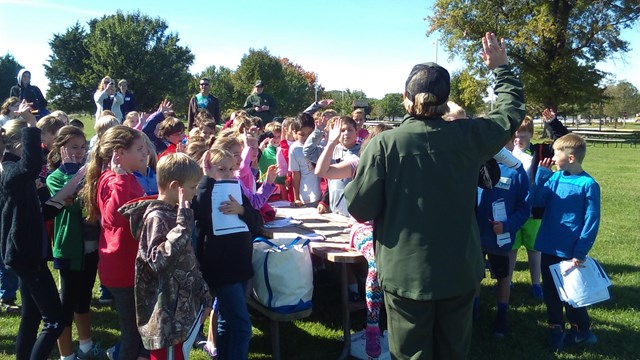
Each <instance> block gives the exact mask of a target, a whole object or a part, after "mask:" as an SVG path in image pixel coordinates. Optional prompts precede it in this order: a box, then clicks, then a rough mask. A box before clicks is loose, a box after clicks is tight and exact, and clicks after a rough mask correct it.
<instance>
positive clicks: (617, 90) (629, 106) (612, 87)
mask: <svg viewBox="0 0 640 360" xmlns="http://www.w3.org/2000/svg"><path fill="white" fill-rule="evenodd" d="M604 95H605V99H606V100H605V102H604V115H605V116H608V117H611V118H621V117H624V114H625V113H626V114H627V117H628V118H635V114H636V113H638V112H640V93H639V92H638V89H637V88H636V87H635V86H633V84H631V83H629V82H627V81H620V82H618V83H616V84H609V85H607V87H606V88H605V89H604Z"/></svg>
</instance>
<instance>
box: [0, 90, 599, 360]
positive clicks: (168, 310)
mask: <svg viewBox="0 0 640 360" xmlns="http://www.w3.org/2000/svg"><path fill="white" fill-rule="evenodd" d="M107 80H110V79H106V78H105V80H104V81H103V82H104V84H103V85H104V88H105V89H108V88H109V87H110V86H112V85H110V82H109V81H107ZM103 91H105V90H104V89H103ZM96 101H98V99H96ZM15 105H16V104H15V102H11V103H10V104H9V105H8V106H14V107H15ZM330 105H331V100H323V101H320V102H316V103H314V104H312V105H311V106H310V107H309V108H307V109H305V110H304V111H303V112H301V113H300V114H298V115H297V116H296V117H295V118H287V119H284V121H283V122H282V123H279V122H275V121H274V122H270V123H268V124H267V125H266V126H264V127H262V124H261V119H259V118H253V117H251V116H249V115H248V114H247V113H245V112H244V111H238V112H235V113H233V114H232V115H231V117H230V119H229V121H228V122H227V123H226V124H225V125H224V127H223V128H222V129H218V128H217V127H216V120H215V119H214V117H213V116H212V115H211V114H210V113H208V112H207V111H206V110H204V111H198V112H197V114H195V116H194V117H193V119H194V120H193V128H192V129H191V131H190V132H189V134H185V129H186V127H185V125H184V123H183V122H182V121H181V119H180V118H178V117H177V116H176V114H175V112H174V111H173V105H172V104H171V103H170V102H168V101H163V102H162V103H161V104H160V106H159V108H158V111H157V112H155V113H153V114H150V115H149V116H147V115H146V114H140V113H137V112H135V111H132V112H128V113H127V114H126V115H125V116H124V122H123V124H122V125H121V124H120V121H119V120H118V118H117V117H116V116H114V114H113V113H111V112H110V111H108V110H104V111H101V112H99V113H98V118H97V120H96V122H95V130H96V136H95V137H94V138H92V139H91V140H90V141H89V142H87V139H86V138H85V135H84V132H83V130H82V129H81V128H80V127H79V125H81V124H82V123H80V124H78V122H77V121H76V122H75V123H74V122H72V123H71V124H69V119H68V117H67V116H66V114H64V117H62V116H56V115H55V114H52V115H48V116H45V117H42V118H41V119H40V120H39V121H37V122H36V121H35V118H34V117H33V116H32V115H31V114H30V111H29V105H28V104H26V103H25V102H22V103H19V106H18V108H16V109H12V110H11V111H13V112H14V113H15V114H16V115H17V116H16V117H15V118H13V119H9V120H8V121H7V122H6V123H5V124H4V125H3V130H2V132H3V134H2V137H1V140H2V142H1V144H0V145H1V148H2V150H3V153H4V158H3V159H2V168H0V169H1V170H0V184H1V185H0V186H1V187H0V204H1V205H0V206H2V208H3V211H2V219H1V221H2V229H3V233H2V239H1V240H2V257H1V259H2V260H3V261H4V264H0V265H1V266H0V267H1V268H2V270H3V274H2V278H0V280H2V285H3V291H2V294H0V295H2V298H1V299H0V301H1V304H2V306H3V309H4V310H6V311H7V312H9V311H14V312H15V311H18V309H19V308H18V307H17V305H16V304H15V300H16V296H15V294H16V289H15V288H14V289H13V290H12V289H5V288H4V287H6V286H9V287H11V286H13V287H17V285H12V284H15V281H12V280H11V279H12V278H11V276H16V275H17V278H19V279H20V291H21V294H22V297H21V299H22V315H23V318H22V320H21V326H20V329H19V332H18V337H17V341H16V343H17V345H16V346H17V348H16V352H17V357H18V358H32V359H41V358H46V356H47V355H48V354H49V352H50V350H51V348H52V347H53V346H54V344H55V341H56V340H57V344H58V350H59V353H60V358H61V360H72V359H74V358H76V357H77V358H79V359H87V358H94V357H95V356H97V355H99V354H100V353H101V350H100V348H99V347H98V346H97V344H95V343H94V342H93V340H92V332H91V320H90V302H91V298H92V290H93V285H94V283H95V280H96V274H97V275H99V278H100V282H101V285H102V286H103V288H104V292H105V294H109V296H112V297H113V299H114V303H115V307H116V310H117V315H118V322H119V327H120V341H119V342H118V344H117V346H114V347H112V348H110V349H109V350H108V355H109V356H110V357H111V358H118V359H125V360H128V359H140V358H144V359H146V358H150V359H166V358H176V359H180V358H182V354H183V350H184V349H182V343H183V342H184V341H185V339H186V337H187V333H188V331H189V329H190V327H191V325H192V324H193V322H194V321H195V319H196V317H197V315H198V313H199V312H200V311H202V313H203V314H204V317H207V316H209V311H210V320H211V321H210V329H209V331H208V337H207V339H206V341H203V342H202V345H203V346H204V349H205V350H206V351H207V352H208V353H209V354H210V355H211V356H217V357H218V359H246V358H248V353H249V342H250V339H251V321H250V317H249V312H248V309H247V305H246V301H245V297H246V296H247V293H248V289H247V287H248V286H249V281H250V279H251V278H252V276H253V268H252V264H251V254H252V239H253V238H254V237H255V236H256V234H257V233H258V232H259V230H260V228H261V226H262V225H263V224H264V222H265V221H269V220H272V219H273V215H274V213H273V209H271V208H270V206H269V204H268V200H269V199H278V200H287V201H289V202H290V203H291V206H294V207H299V206H315V207H317V208H318V211H319V212H320V213H323V212H327V211H331V212H334V213H337V214H340V215H344V216H349V212H348V211H347V200H346V199H345V196H344V189H345V187H346V185H347V184H348V183H349V182H350V181H351V179H352V178H353V177H354V176H355V173H356V168H357V167H358V163H359V157H358V156H359V153H360V149H361V147H364V146H365V144H366V142H367V139H370V138H372V137H374V136H376V135H377V134H378V133H380V132H382V131H385V130H389V127H388V126H384V125H379V126H376V127H373V128H371V129H369V130H371V134H370V133H369V131H368V130H367V129H365V127H364V119H365V113H364V112H363V111H362V110H356V111H354V112H353V114H351V116H337V113H336V112H335V111H334V110H331V109H326V108H327V107H329V106H330ZM3 107H4V105H3ZM452 109H453V107H452ZM320 110H322V111H320ZM120 116H121V117H122V115H120ZM460 117H461V116H460V115H455V114H447V115H446V116H445V118H447V119H448V120H453V119H458V118H460ZM543 118H544V119H545V121H547V122H548V123H549V125H550V126H551V127H552V128H553V129H554V132H555V134H557V137H558V139H557V140H556V141H555V142H554V143H553V145H552V146H553V147H551V145H531V144H530V139H531V135H532V134H533V123H532V122H531V119H530V118H528V119H525V120H524V122H523V123H522V125H521V127H520V128H519V129H518V130H517V132H516V136H515V139H512V140H510V141H509V143H508V144H506V146H505V147H506V148H507V149H508V150H509V151H510V152H512V153H513V156H515V157H516V158H517V159H518V160H519V166H515V167H514V166H508V165H506V164H503V163H499V164H498V166H499V179H496V180H497V181H495V182H494V183H493V184H492V186H490V187H489V188H486V187H485V188H479V189H478V203H477V211H476V214H477V220H478V226H479V229H480V235H481V236H480V238H481V244H482V249H483V252H484V253H485V254H486V255H487V256H488V265H489V269H490V270H491V274H492V276H493V277H494V278H496V279H497V281H498V286H497V315H496V320H495V326H494V333H495V335H496V336H498V337H504V336H505V335H506V334H507V309H508V303H509V297H510V284H511V276H512V273H513V269H514V266H515V254H516V251H517V250H518V248H519V247H520V246H525V247H526V248H527V251H528V255H529V264H530V271H531V281H532V294H533V296H535V297H536V298H540V299H544V301H545V304H546V306H547V313H548V317H549V325H550V329H551V330H550V334H551V335H550V339H551V340H550V341H551V346H552V348H553V350H556V351H561V350H562V348H563V344H564V343H565V342H570V343H572V344H578V343H594V342H596V337H595V335H594V334H593V333H592V332H591V331H590V320H589V317H588V314H587V311H586V309H584V308H580V309H574V308H572V307H570V306H568V305H566V304H564V307H565V309H566V312H567V318H568V320H569V322H570V323H571V330H570V332H569V334H567V335H565V332H564V319H563V316H562V307H563V304H562V303H561V302H560V299H559V298H558V296H557V293H556V291H555V289H554V287H553V282H552V280H551V275H550V273H549V270H548V266H549V265H550V264H554V263H557V262H559V261H561V260H564V259H571V260H573V261H574V263H575V264H576V266H579V265H580V264H581V263H582V262H583V261H584V259H585V256H586V254H587V252H588V251H589V249H590V248H591V246H592V245H593V242H594V240H595V236H596V234H597V230H598V221H599V205H600V198H599V188H598V184H597V183H596V182H595V181H594V180H593V179H592V178H591V177H590V176H589V175H588V174H587V173H585V172H584V171H583V170H582V167H581V163H582V160H583V159H584V156H585V144H584V141H582V139H581V138H580V137H577V136H574V135H571V134H568V135H566V133H567V131H566V129H565V128H564V127H563V126H562V124H561V123H560V122H559V121H557V119H555V114H553V113H552V112H551V111H549V110H546V111H545V113H543ZM457 121H466V120H457ZM551 157H553V162H555V164H556V166H557V167H558V171H557V172H556V173H552V172H551V171H550V170H549V169H548V168H549V167H550V166H551V164H552V162H551V160H550V158H551ZM516 162H517V161H516ZM538 163H540V166H538ZM85 172H86V175H85ZM234 179H235V180H237V181H238V182H239V184H240V188H241V198H237V199H236V198H233V197H232V196H230V197H229V199H228V200H226V201H224V202H222V204H221V205H220V207H219V208H218V209H217V211H219V212H221V213H222V214H235V215H237V216H238V217H239V219H240V220H242V221H243V222H244V223H245V224H246V225H247V228H248V231H243V232H239V233H233V234H227V235H216V234H215V233H214V227H213V225H214V221H215V219H212V215H211V214H212V211H213V210H214V209H213V208H212V206H213V204H212V196H211V192H212V189H213V187H214V186H215V184H216V183H217V182H220V181H223V182H224V181H228V180H234ZM81 181H82V182H81ZM558 195H559V196H558ZM27 219H28V221H27ZM48 223H49V224H48ZM353 223H354V225H353V226H352V229H351V230H352V231H351V233H352V235H351V238H352V247H354V248H355V249H357V250H358V251H360V252H362V254H363V255H364V256H365V258H366V259H367V262H368V272H367V277H366V282H365V285H366V286H365V294H364V295H365V299H366V303H367V310H368V313H367V314H368V315H367V330H366V334H367V337H366V340H367V342H366V351H367V354H368V355H369V356H372V357H377V356H379V355H380V352H381V347H380V328H379V324H378V319H379V311H380V308H381V303H382V298H383V296H382V290H381V289H380V286H379V284H378V280H377V270H376V264H375V257H374V246H373V244H374V239H373V224H372V223H371V222H366V223H357V222H355V221H353ZM96 224H98V225H99V227H97V226H96ZM47 236H50V239H51V246H49V242H48V240H45V239H47ZM47 260H53V269H55V270H56V271H58V273H59V278H60V289H59V291H58V289H56V286H55V283H54V281H53V277H52V275H51V273H50V271H49V268H48V266H47ZM5 266H6V269H5ZM540 274H541V275H542V280H543V284H542V286H541V285H540ZM479 288H480V287H479V286H478V289H479ZM349 289H350V291H351V292H352V295H354V297H355V298H357V296H358V284H357V281H353V283H352V284H351V285H350V287H349ZM212 296H214V297H215V301H214V300H213V297H212ZM478 309H479V307H478V300H477V298H476V303H475V306H474V318H476V317H477V316H479V312H478ZM41 321H43V322H44V327H43V329H42V331H41V332H40V334H39V335H37V330H38V326H39V325H40V322H41ZM74 322H75V326H76V329H77V334H78V340H79V344H78V349H77V350H76V349H74V345H73V339H72V330H71V329H72V328H71V326H72V324H73V323H74ZM565 337H566V341H565Z"/></svg>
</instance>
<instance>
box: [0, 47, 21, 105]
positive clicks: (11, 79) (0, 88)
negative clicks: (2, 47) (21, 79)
mask: <svg viewBox="0 0 640 360" xmlns="http://www.w3.org/2000/svg"><path fill="white" fill-rule="evenodd" d="M20 69H22V65H20V63H18V62H17V61H16V59H14V58H13V55H11V54H9V53H6V54H5V55H4V56H3V57H0V101H4V99H6V98H8V97H9V91H11V87H12V86H13V85H16V84H17V83H18V80H17V76H18V72H19V71H20Z"/></svg>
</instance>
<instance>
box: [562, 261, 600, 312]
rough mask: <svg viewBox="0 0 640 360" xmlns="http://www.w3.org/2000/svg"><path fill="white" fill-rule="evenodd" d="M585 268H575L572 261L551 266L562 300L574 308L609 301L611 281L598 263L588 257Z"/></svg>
mask: <svg viewBox="0 0 640 360" xmlns="http://www.w3.org/2000/svg"><path fill="white" fill-rule="evenodd" d="M583 265H584V267H574V266H573V262H572V261H571V260H567V261H561V262H559V263H557V264H553V265H550V266H549V269H550V270H551V276H552V277H553V282H554V283H555V286H556V289H557V290H558V295H559V296H560V300H562V301H564V302H567V303H568V304H569V305H571V306H573V307H574V308H578V307H583V306H588V305H592V304H596V303H599V302H602V301H605V300H608V299H609V290H608V289H607V288H608V287H609V286H611V279H609V276H607V274H606V273H605V272H604V269H603V268H602V266H600V264H598V262H597V261H595V260H594V259H593V258H591V257H589V256H587V258H586V261H585V262H584V264H583Z"/></svg>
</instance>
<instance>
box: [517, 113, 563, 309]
mask: <svg viewBox="0 0 640 360" xmlns="http://www.w3.org/2000/svg"><path fill="white" fill-rule="evenodd" d="M541 115H542V116H541V118H542V121H544V122H545V124H546V125H547V126H548V127H549V129H551V131H552V137H553V140H556V139H558V138H559V137H561V136H563V135H566V134H568V133H569V130H568V129H567V128H566V127H565V126H564V125H563V124H562V122H560V121H559V120H558V119H557V117H556V114H555V112H554V111H553V110H551V109H544V110H543V111H542V114H541ZM533 133H534V128H533V119H531V117H530V116H525V117H524V119H523V120H522V123H521V124H520V126H519V127H518V129H517V130H516V138H515V139H514V148H513V150H512V153H513V155H514V156H515V157H516V158H517V159H518V160H520V162H522V165H523V167H524V169H525V171H526V172H527V175H528V176H529V183H530V184H531V185H533V184H534V183H535V177H536V172H537V169H538V163H539V162H540V161H541V160H542V159H545V158H551V157H553V145H552V144H551V143H540V144H533V143H531V138H532V136H533ZM533 188H534V187H533V186H531V187H530V191H533ZM543 214H544V208H543V207H534V208H532V209H531V216H530V218H529V220H527V222H525V223H524V225H523V226H522V228H521V229H520V230H519V231H518V232H517V234H516V238H515V242H514V244H513V251H511V254H509V258H510V265H511V269H510V270H511V274H513V270H514V269H515V266H516V259H517V255H518V250H519V249H520V248H521V247H523V246H524V247H525V248H526V249H527V262H528V263H529V274H530V276H531V294H532V295H533V297H535V298H536V299H539V300H542V299H543V295H542V287H541V286H540V252H539V251H536V250H535V248H534V246H535V242H536V236H537V235H538V229H539V228H540V223H541V221H542V215H543Z"/></svg>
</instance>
